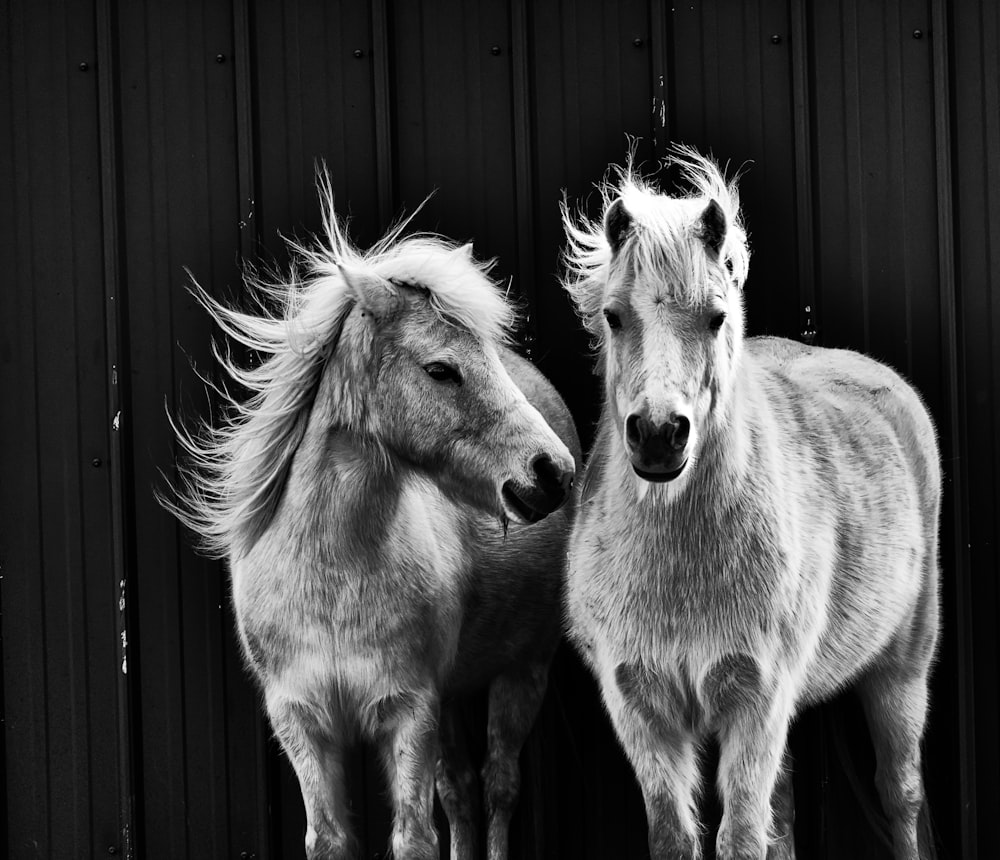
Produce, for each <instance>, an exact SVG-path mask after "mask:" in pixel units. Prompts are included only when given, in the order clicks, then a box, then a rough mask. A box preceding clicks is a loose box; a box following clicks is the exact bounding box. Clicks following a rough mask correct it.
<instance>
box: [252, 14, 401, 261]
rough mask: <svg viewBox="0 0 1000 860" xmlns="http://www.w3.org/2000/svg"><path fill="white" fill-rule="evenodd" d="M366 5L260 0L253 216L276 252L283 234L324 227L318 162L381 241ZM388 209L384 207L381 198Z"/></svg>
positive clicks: (357, 218) (365, 234) (366, 233)
mask: <svg viewBox="0 0 1000 860" xmlns="http://www.w3.org/2000/svg"><path fill="white" fill-rule="evenodd" d="M368 6H369V4H363V3H323V2H317V0H297V2H293V3H276V2H261V3H257V4H255V5H254V7H253V19H252V22H253V52H254V53H253V69H254V80H253V86H254V93H255V107H256V115H255V118H254V132H255V136H256V145H255V150H256V155H257V160H258V168H257V169H258V177H257V201H256V206H255V210H254V211H255V213H256V214H255V216H254V217H255V219H256V223H257V228H258V229H259V230H260V233H259V238H260V240H261V242H262V244H263V247H264V249H265V250H266V252H267V253H268V254H270V255H273V256H275V257H277V258H279V259H283V258H284V247H283V242H282V241H281V240H280V239H279V238H278V235H277V234H278V232H279V231H281V232H282V233H285V234H286V235H287V234H289V233H290V232H292V231H295V232H298V233H302V227H303V226H304V227H305V229H306V230H307V231H310V232H315V231H316V230H318V229H319V227H320V219H319V208H318V206H317V203H316V191H315V184H314V167H315V164H316V163H317V161H320V160H322V161H325V162H326V164H327V166H328V168H329V170H330V175H331V179H332V180H333V187H334V191H335V192H336V195H337V204H338V209H339V210H340V213H341V215H347V214H350V215H351V217H352V221H353V224H352V233H353V235H354V237H355V239H356V241H358V242H359V243H360V244H362V245H367V244H370V243H371V242H373V241H374V240H375V239H377V238H378V237H379V236H380V235H381V232H382V230H383V229H384V228H385V227H386V226H387V224H384V223H380V222H381V221H382V219H381V217H380V194H379V190H380V189H379V177H378V173H377V167H378V165H379V164H380V162H381V159H377V158H376V143H377V141H376V124H375V110H374V91H373V85H372V78H373V73H374V65H373V64H374V63H382V62H384V57H382V56H381V54H382V52H383V51H384V50H385V49H384V46H383V45H381V44H378V49H379V51H380V55H379V56H378V57H373V56H372V53H373V51H374V50H375V45H376V43H375V42H374V39H373V34H372V26H371V11H370V10H369V8H368ZM381 208H385V206H384V203H383V204H382V206H381Z"/></svg>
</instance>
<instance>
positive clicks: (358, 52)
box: [354, 48, 365, 60]
mask: <svg viewBox="0 0 1000 860" xmlns="http://www.w3.org/2000/svg"><path fill="white" fill-rule="evenodd" d="M364 55H365V52H364V51H362V50H361V48H355V49H354V57H355V59H357V60H360V59H361V58H362V57H363V56H364Z"/></svg>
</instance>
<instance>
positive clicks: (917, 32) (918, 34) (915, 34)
mask: <svg viewBox="0 0 1000 860" xmlns="http://www.w3.org/2000/svg"><path fill="white" fill-rule="evenodd" d="M913 38H914V39H922V38H924V31H923V30H914V31H913Z"/></svg>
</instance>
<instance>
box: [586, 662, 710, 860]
mask: <svg viewBox="0 0 1000 860" xmlns="http://www.w3.org/2000/svg"><path fill="white" fill-rule="evenodd" d="M601 682H602V683H601V692H602V694H603V696H604V702H605V704H606V706H607V708H608V713H609V714H610V716H611V722H612V724H613V725H614V728H615V732H616V734H617V735H618V740H619V742H620V743H621V745H622V749H623V750H624V751H625V755H626V756H627V757H628V760H629V762H630V763H631V765H632V770H633V771H634V772H635V776H636V780H637V781H638V783H639V788H640V789H641V790H642V796H643V800H644V801H645V805H646V822H647V825H648V828H649V854H650V858H651V860H697V858H699V857H701V842H700V839H699V835H700V834H699V824H698V816H697V794H698V787H699V782H700V779H699V771H698V750H697V746H696V745H695V742H694V738H693V736H692V734H691V732H690V730H689V729H687V728H685V726H684V725H683V721H682V720H681V719H680V718H679V717H677V716H676V713H675V709H674V708H673V706H672V700H671V695H670V691H669V690H666V689H664V688H663V687H662V685H661V684H660V683H659V681H658V680H657V679H656V678H653V677H652V676H650V675H649V674H648V673H647V672H646V671H645V670H643V669H642V668H640V667H638V666H633V665H628V664H624V663H623V664H620V665H618V666H617V667H615V670H614V672H613V673H611V677H602V679H601Z"/></svg>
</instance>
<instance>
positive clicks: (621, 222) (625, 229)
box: [604, 197, 632, 254]
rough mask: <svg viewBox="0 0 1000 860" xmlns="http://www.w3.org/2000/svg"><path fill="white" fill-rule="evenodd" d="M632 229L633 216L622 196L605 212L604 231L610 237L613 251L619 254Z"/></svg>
mask: <svg viewBox="0 0 1000 860" xmlns="http://www.w3.org/2000/svg"><path fill="white" fill-rule="evenodd" d="M631 229H632V216H631V215H630V214H629V211H628V209H626V208H625V203H624V202H623V201H622V199H621V197H619V198H618V199H617V200H615V202H614V203H612V204H611V205H610V206H609V207H608V209H607V211H606V212H605V213H604V233H605V235H606V236H607V237H608V244H609V245H610V246H611V253H612V254H617V253H618V251H619V250H621V247H622V245H623V244H624V243H625V238H626V236H627V235H628V233H629V231H630V230H631Z"/></svg>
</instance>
